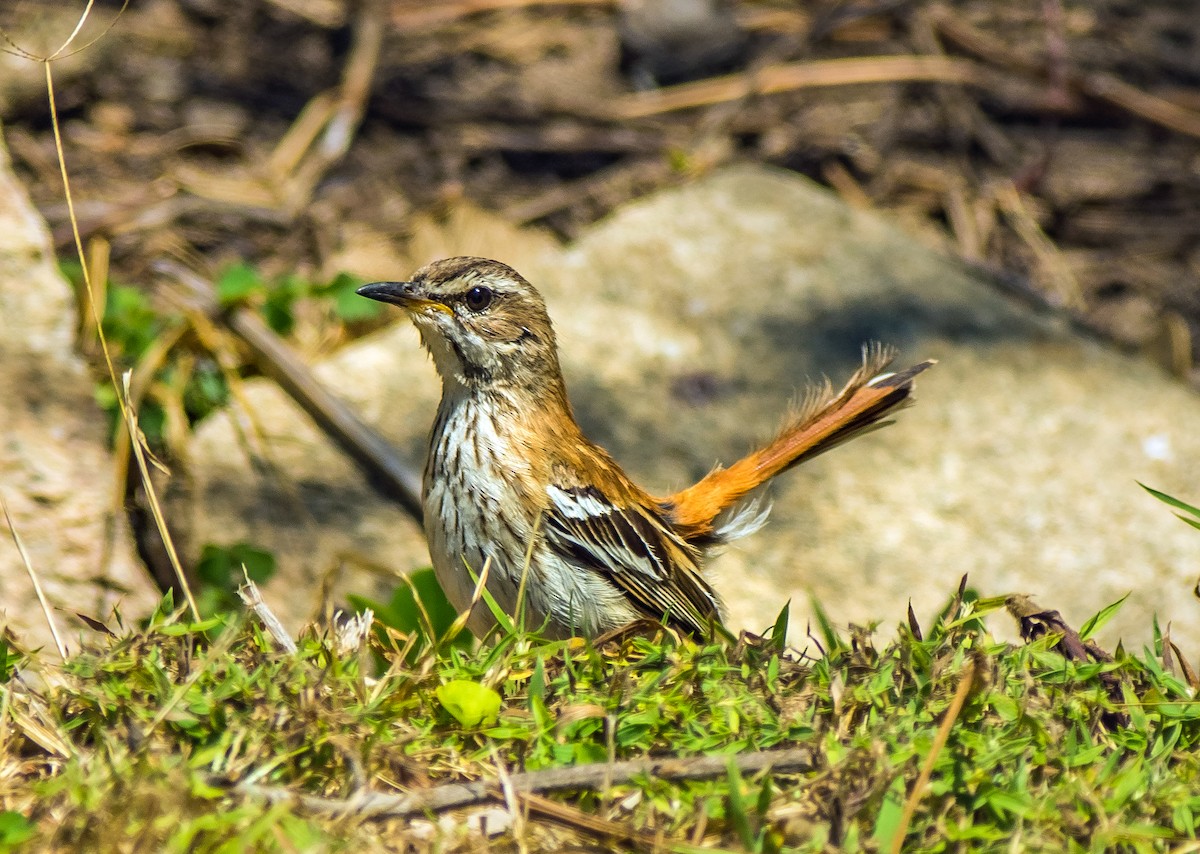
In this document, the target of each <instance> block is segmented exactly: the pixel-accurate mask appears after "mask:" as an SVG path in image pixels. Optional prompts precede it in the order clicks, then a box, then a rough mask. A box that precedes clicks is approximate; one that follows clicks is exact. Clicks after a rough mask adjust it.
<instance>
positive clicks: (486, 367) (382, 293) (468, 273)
mask: <svg viewBox="0 0 1200 854" xmlns="http://www.w3.org/2000/svg"><path fill="white" fill-rule="evenodd" d="M358 293H359V294H360V295H362V296H364V297H368V298H370V299H374V300H379V301H380V302H386V303H391V304H392V305H398V306H400V307H401V308H402V309H404V310H405V311H406V312H407V313H408V316H409V317H410V318H411V319H412V321H413V323H414V324H415V325H416V327H417V329H418V330H419V331H420V333H421V339H422V340H423V341H424V343H425V346H426V347H427V348H428V349H429V352H430V353H431V354H432V355H433V361H434V364H435V365H436V366H437V369H438V373H439V374H441V376H442V380H443V382H444V383H447V384H450V383H453V384H457V385H461V386H463V387H465V388H467V389H481V388H482V389H486V388H495V387H500V386H506V385H521V386H524V387H526V388H528V389H530V390H534V391H536V390H538V389H540V388H543V387H545V385H546V384H547V383H554V382H559V381H560V380H559V379H558V377H559V369H558V354H557V349H556V346H555V342H554V331H553V330H552V328H551V326H550V317H549V315H548V314H547V313H546V303H545V301H544V300H543V299H542V295H541V294H539V293H538V292H537V290H536V289H535V288H534V287H533V285H531V284H529V282H527V281H525V279H524V278H523V277H522V276H521V274H520V273H518V272H517V271H516V270H514V269H512V268H511V267H509V266H507V265H505V264H501V263H500V262H499V261H490V260H488V259H486V258H447V259H445V260H442V261H434V262H433V263H432V264H428V265H426V266H424V267H422V268H421V269H420V270H418V271H417V272H416V273H415V274H414V275H413V277H412V280H411V281H408V282H375V283H374V284H370V285H364V286H363V287H361V288H359V289H358Z"/></svg>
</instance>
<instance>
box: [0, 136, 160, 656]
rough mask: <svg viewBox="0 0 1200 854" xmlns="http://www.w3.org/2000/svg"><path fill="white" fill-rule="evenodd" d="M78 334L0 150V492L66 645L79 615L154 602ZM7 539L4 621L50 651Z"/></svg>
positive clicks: (2, 575)
mask: <svg viewBox="0 0 1200 854" xmlns="http://www.w3.org/2000/svg"><path fill="white" fill-rule="evenodd" d="M77 327H78V321H77V315H76V311H75V303H74V299H73V297H72V294H71V289H70V287H69V285H68V284H67V283H66V282H65V281H64V280H63V278H62V276H60V275H59V273H58V270H57V268H56V267H55V264H54V256H53V253H52V251H51V245H50V235H49V232H48V231H47V229H46V225H45V223H44V222H43V221H42V219H41V218H40V217H39V216H38V215H37V213H36V211H35V210H34V208H33V205H32V204H31V203H30V201H29V198H28V196H27V195H26V194H25V191H24V190H23V189H22V188H21V186H20V185H19V184H18V183H17V181H16V179H15V178H14V177H13V174H12V171H11V169H10V167H9V161H8V154H7V152H6V151H5V150H4V148H3V145H2V144H0V423H3V424H4V438H3V440H2V442H0V485H2V487H0V489H2V491H0V495H2V496H3V499H4V500H5V501H6V502H7V505H8V511H9V514H10V515H11V517H12V524H13V527H14V528H15V529H16V531H17V533H18V534H19V535H20V537H21V539H22V541H23V542H24V545H25V548H26V551H27V552H28V554H29V558H30V563H31V564H32V566H33V569H34V570H35V571H36V572H37V574H38V576H39V579H40V581H41V584H42V587H43V588H44V590H45V593H46V596H47V598H48V599H49V602H50V605H51V607H52V608H54V609H56V611H55V619H56V621H57V623H58V626H59V631H60V633H61V634H62V635H63V637H64V639H67V640H69V639H70V637H71V636H73V635H75V634H76V633H77V630H78V628H79V625H80V624H79V623H78V622H77V621H76V620H75V618H74V617H73V616H71V615H73V614H74V613H76V612H80V613H83V614H86V615H87V616H89V617H95V618H97V619H101V620H105V619H107V618H108V617H109V616H110V614H111V611H112V609H113V607H114V606H115V605H117V604H118V603H119V604H120V609H121V613H122V615H123V616H124V617H125V618H126V620H128V619H130V618H136V617H138V616H140V615H142V614H144V613H146V612H147V611H148V610H149V609H150V608H151V607H152V606H153V604H154V603H155V601H157V598H158V596H157V594H156V593H155V592H154V588H153V584H152V583H151V581H150V578H149V576H148V575H147V574H146V572H145V571H144V570H143V569H142V567H141V566H140V564H139V563H138V561H137V560H136V558H135V557H134V556H133V550H132V548H131V545H130V538H129V534H128V530H127V528H126V525H125V520H124V518H123V517H114V512H115V510H116V509H117V505H116V503H115V502H114V500H113V495H114V487H115V483H116V474H115V470H114V467H113V462H112V459H111V458H110V456H109V447H108V442H107V440H106V437H105V432H106V431H105V418H104V414H103V413H102V412H101V411H100V408H99V407H98V406H97V405H96V402H95V399H94V397H93V392H92V380H91V377H89V376H88V373H87V370H86V368H85V365H84V363H83V361H82V360H81V359H80V358H79V357H78V356H77V355H76V353H75V341H74V337H75V329H76V328H77ZM0 532H2V533H0V535H2V542H0V608H2V609H3V611H2V613H0V623H3V624H4V625H5V626H7V627H9V628H11V629H12V630H13V631H14V632H16V633H17V635H18V637H19V638H20V639H21V640H22V641H23V642H26V643H28V644H29V645H31V646H43V645H45V646H49V645H51V644H52V638H51V635H50V631H49V628H48V626H47V623H46V619H45V617H44V616H43V614H42V610H41V608H40V607H39V606H38V601H37V598H36V596H35V595H34V590H33V585H32V582H31V581H30V578H29V575H28V572H27V571H26V569H25V565H24V563H23V561H22V560H21V557H20V555H19V553H18V551H17V549H16V547H15V545H14V544H13V541H12V535H11V533H10V532H9V530H8V525H7V523H6V522H5V521H4V519H3V518H2V517H0ZM71 646H72V648H77V646H76V645H74V644H71Z"/></svg>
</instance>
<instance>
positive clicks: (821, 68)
mask: <svg viewBox="0 0 1200 854" xmlns="http://www.w3.org/2000/svg"><path fill="white" fill-rule="evenodd" d="M919 82H924V83H957V84H968V85H981V84H982V83H983V74H982V73H981V70H980V68H979V66H978V65H976V64H975V63H974V62H972V61H971V60H966V59H955V58H951V57H947V56H871V57H860V58H854V59H824V60H817V61H815V62H799V63H792V64H788V65H771V66H767V67H766V68H763V69H760V70H758V71H754V72H750V73H744V74H730V75H727V76H725V77H712V78H709V79H708V80H701V81H698V82H696V83H684V84H681V85H679V86H670V87H667V88H665V89H658V90H655V91H652V92H643V93H638V94H635V95H626V96H624V97H622V98H619V99H617V101H616V103H615V105H614V110H613V111H614V113H615V114H616V116H617V117H618V118H622V119H635V118H644V117H645V116H654V115H659V114H661V113H670V112H674V111H676V110H686V109H690V108H692V107H705V106H709V105H711V104H720V103H724V102H726V101H736V100H738V99H740V98H745V97H747V96H750V95H773V94H776V93H779V92H792V91H795V90H797V89H815V88H820V87H828V86H850V85H854V84H860V83H919Z"/></svg>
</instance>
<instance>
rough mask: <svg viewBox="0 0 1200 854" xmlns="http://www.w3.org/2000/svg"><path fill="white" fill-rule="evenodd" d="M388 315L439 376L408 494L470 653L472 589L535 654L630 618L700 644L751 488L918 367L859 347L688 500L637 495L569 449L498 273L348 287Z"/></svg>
mask: <svg viewBox="0 0 1200 854" xmlns="http://www.w3.org/2000/svg"><path fill="white" fill-rule="evenodd" d="M357 292H358V294H360V295H361V296H364V297H367V298H370V299H373V300H378V301H380V302H384V303H389V304H391V305H395V306H398V307H400V308H401V309H403V310H404V311H405V313H406V314H407V315H408V317H409V319H410V320H411V321H412V322H413V324H414V325H415V326H416V328H417V330H418V332H419V333H420V337H421V341H422V343H423V345H424V347H425V348H426V349H427V350H428V351H429V353H430V355H431V356H432V360H433V364H434V367H435V368H436V370H437V372H438V374H439V375H440V377H441V382H442V397H441V402H440V404H439V406H438V410H437V415H436V418H435V420H434V423H433V429H432V431H431V437H430V446H429V454H428V458H427V461H426V464H425V469H424V474H423V483H422V504H423V511H424V527H425V533H426V538H427V540H428V544H429V551H430V556H431V558H432V561H433V568H434V572H435V575H436V577H437V579H438V582H439V583H440V585H441V587H442V589H443V590H444V592H445V593H446V596H447V598H448V599H449V601H450V603H451V604H452V605H453V606H454V607H455V608H456V609H458V611H459V613H460V614H461V613H465V612H466V611H467V609H468V608H472V610H471V612H470V614H469V616H468V618H467V625H468V627H469V628H470V629H471V631H472V633H474V634H475V635H476V636H477V637H484V636H485V635H486V634H487V633H488V632H489V631H491V630H492V629H493V628H494V626H495V624H496V619H495V616H494V615H493V614H492V612H491V610H490V608H489V607H488V606H487V603H486V602H481V601H480V597H479V596H478V595H476V586H477V583H478V580H479V579H481V578H484V577H485V576H484V575H483V573H485V571H486V580H485V582H484V586H485V587H486V589H487V592H488V593H489V594H490V595H491V597H492V598H493V600H494V602H495V604H497V605H499V607H500V608H501V609H502V610H503V611H504V612H505V613H506V614H507V615H509V616H510V617H516V616H517V615H518V614H519V615H520V617H521V619H522V622H523V625H525V626H527V627H530V628H535V629H537V630H539V631H540V632H541V633H542V635H543V636H544V637H547V638H569V637H574V636H579V637H587V638H596V637H598V636H601V635H603V634H604V633H606V632H610V631H613V630H616V629H618V628H621V627H622V626H625V625H628V624H630V623H634V622H636V621H639V620H652V621H657V622H658V623H660V624H662V625H664V626H666V627H668V628H671V629H674V630H676V631H678V632H680V633H681V634H683V635H688V636H692V637H697V638H703V637H706V636H712V633H713V632H714V630H716V629H717V628H719V627H723V622H722V620H723V607H724V606H723V604H722V600H721V598H720V596H719V595H718V593H717V592H716V590H714V588H713V586H712V584H711V583H710V581H709V580H708V579H707V578H706V577H705V574H704V571H703V567H704V563H705V559H706V557H708V556H710V555H711V554H712V552H713V551H714V549H716V548H717V547H719V546H720V545H722V544H723V543H726V542H729V541H730V540H733V539H735V538H738V537H741V536H745V535H748V534H750V533H753V532H754V531H756V530H758V529H759V528H760V527H761V526H762V525H763V524H764V523H765V521H766V517H767V513H768V512H769V510H770V507H769V505H765V504H764V503H763V501H762V500H761V496H760V495H759V494H758V493H759V488H760V487H761V486H763V485H764V484H765V483H767V482H768V481H770V480H771V479H772V478H774V477H776V476H777V475H779V474H781V473H783V472H785V471H787V470H788V469H790V468H792V467H794V466H796V465H798V464H799V463H802V462H804V461H805V460H809V459H811V458H813V457H814V456H816V455H817V454H820V453H823V452H824V451H827V450H829V449H830V448H833V447H835V446H837V445H840V444H841V443H843V442H845V441H847V440H848V439H851V438H854V437H856V436H860V435H862V434H864V433H867V432H869V431H872V430H874V429H876V428H878V427H880V426H882V425H883V424H885V423H890V422H887V421H885V418H886V417H887V416H888V415H889V414H892V413H894V412H895V411H897V410H898V409H900V408H901V407H903V406H904V405H906V404H908V403H909V402H910V401H911V400H912V394H913V380H914V378H915V377H916V376H917V375H918V374H919V373H921V372H922V371H924V370H925V369H927V368H928V367H930V366H931V365H932V364H934V362H933V361H932V360H930V361H924V362H920V363H918V364H916V365H913V366H912V367H910V368H907V369H905V370H901V371H897V372H893V373H888V372H886V370H885V369H886V368H887V366H888V365H889V364H890V363H891V361H892V360H893V351H891V350H890V349H888V348H886V347H883V346H881V345H868V346H865V347H864V349H863V360H862V365H861V367H860V368H859V369H858V370H857V371H856V372H855V373H854V375H853V376H852V377H851V378H850V379H849V381H848V382H847V383H846V384H845V386H843V387H842V389H841V390H840V391H838V392H836V393H834V392H833V389H832V386H830V385H829V383H828V382H826V383H824V384H823V385H819V386H816V387H814V388H812V389H810V390H809V391H808V393H807V394H806V395H804V396H803V398H802V399H801V400H800V402H799V403H798V405H797V406H796V407H795V411H794V412H793V414H792V415H791V416H790V417H789V418H788V419H787V421H786V423H785V425H784V427H783V429H782V430H780V431H779V433H778V434H777V435H776V436H775V438H773V439H772V440H770V441H769V442H767V443H766V444H764V445H762V446H761V447H759V448H758V449H757V450H755V451H753V452H752V453H750V454H748V455H746V456H745V457H743V458H742V459H740V460H738V461H737V462H734V463H733V464H731V465H729V466H727V467H722V466H720V465H718V466H717V467H716V468H714V469H713V470H712V471H711V472H709V473H708V474H707V475H706V476H704V477H703V478H701V479H700V480H699V481H698V482H696V483H695V484H694V485H692V486H689V487H687V488H686V489H683V490H680V491H678V492H675V493H674V494H670V495H665V496H654V495H652V494H651V493H650V492H647V491H646V490H645V489H643V488H642V487H640V486H639V485H638V484H637V483H635V482H634V481H633V480H632V479H631V478H630V477H629V476H628V475H627V474H626V473H625V472H624V470H623V469H622V468H621V466H620V465H619V464H618V463H617V462H616V460H614V459H613V458H612V456H610V455H609V453H608V452H607V451H605V450H604V449H603V448H601V447H600V446H599V445H597V444H595V443H594V442H592V441H590V440H589V439H588V438H587V437H586V436H585V435H584V433H583V430H582V429H581V428H580V426H579V424H578V422H577V421H576V420H575V415H574V413H573V411H572V408H571V403H570V401H569V400H568V397H567V389H566V384H565V382H564V380H563V375H562V370H561V367H560V364H559V357H558V345H557V342H556V339H555V335H554V330H553V327H552V326H551V322H550V316H549V314H548V312H547V309H546V302H545V300H544V299H543V297H542V295H541V294H540V293H539V292H538V290H537V289H536V288H535V287H534V286H533V285H532V284H530V283H529V282H528V281H527V280H526V279H525V278H524V277H523V276H521V274H520V273H518V272H517V271H516V270H514V269H513V268H512V267H509V266H508V265H506V264H503V263H501V262H499V261H493V260H490V259H487V258H475V257H457V258H446V259H443V260H438V261H434V262H433V263H430V264H428V265H426V266H424V267H422V268H421V269H419V270H418V271H417V272H416V273H414V274H413V276H412V278H411V280H409V281H385V282H374V283H372V284H367V285H364V286H362V287H360V288H358V290H357Z"/></svg>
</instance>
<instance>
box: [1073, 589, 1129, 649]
mask: <svg viewBox="0 0 1200 854" xmlns="http://www.w3.org/2000/svg"><path fill="white" fill-rule="evenodd" d="M1128 598H1129V594H1128V593H1126V594H1125V595H1124V596H1122V597H1121V598H1120V599H1118V600H1117V601H1116V602H1113V603H1112V604H1111V605H1106V606H1104V607H1103V608H1101V609H1100V611H1099V612H1098V613H1097V614H1095V615H1094V616H1092V618H1091V619H1089V620H1088V621H1087V622H1085V623H1084V624H1083V628H1081V629H1080V630H1079V637H1080V638H1081V639H1082V640H1087V639H1088V638H1090V637H1091V636H1092V635H1094V634H1095V633H1096V632H1098V631H1100V629H1102V628H1104V625H1105V624H1106V623H1107V622H1108V621H1109V620H1111V619H1112V618H1113V615H1114V614H1116V613H1117V611H1119V610H1121V606H1122V605H1124V604H1125V600H1126V599H1128Z"/></svg>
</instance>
